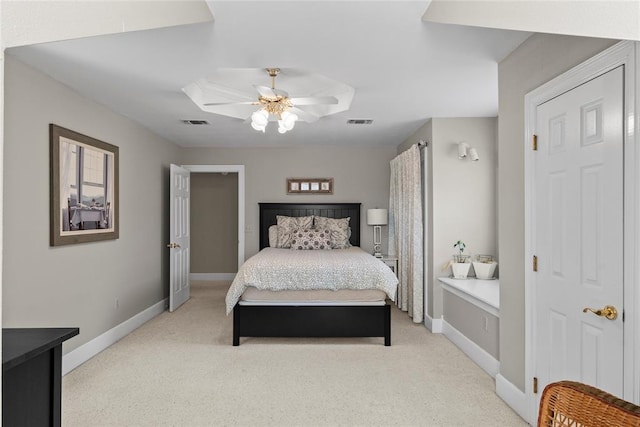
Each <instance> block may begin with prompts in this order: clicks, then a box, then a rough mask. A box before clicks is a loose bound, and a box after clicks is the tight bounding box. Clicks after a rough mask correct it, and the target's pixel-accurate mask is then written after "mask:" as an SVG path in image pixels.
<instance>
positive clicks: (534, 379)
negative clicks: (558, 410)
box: [533, 377, 538, 394]
mask: <svg viewBox="0 0 640 427" xmlns="http://www.w3.org/2000/svg"><path fill="white" fill-rule="evenodd" d="M533 394H538V377H533Z"/></svg>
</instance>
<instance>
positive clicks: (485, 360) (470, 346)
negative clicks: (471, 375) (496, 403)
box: [442, 320, 500, 378]
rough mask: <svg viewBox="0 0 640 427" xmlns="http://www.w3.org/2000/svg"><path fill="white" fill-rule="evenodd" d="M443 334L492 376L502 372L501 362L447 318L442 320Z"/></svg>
mask: <svg viewBox="0 0 640 427" xmlns="http://www.w3.org/2000/svg"><path fill="white" fill-rule="evenodd" d="M442 334H443V335H444V336H445V337H447V338H448V339H449V341H451V342H452V343H454V344H455V345H456V347H458V348H459V349H460V350H462V352H463V353H464V354H466V355H467V356H469V358H470V359H471V360H473V361H474V362H475V363H476V364H477V365H478V366H480V367H481V368H482V369H483V370H484V371H485V372H486V373H487V374H489V375H491V377H492V378H495V376H496V375H497V374H498V372H500V362H498V360H497V359H496V358H495V357H493V356H492V355H490V354H489V353H487V351H486V350H485V349H483V348H482V347H480V346H479V345H478V344H476V343H475V342H473V341H471V340H470V339H469V338H467V336H466V335H464V334H463V333H462V332H460V331H459V330H457V329H456V328H454V327H453V326H451V325H450V324H449V322H447V321H446V320H443V321H442Z"/></svg>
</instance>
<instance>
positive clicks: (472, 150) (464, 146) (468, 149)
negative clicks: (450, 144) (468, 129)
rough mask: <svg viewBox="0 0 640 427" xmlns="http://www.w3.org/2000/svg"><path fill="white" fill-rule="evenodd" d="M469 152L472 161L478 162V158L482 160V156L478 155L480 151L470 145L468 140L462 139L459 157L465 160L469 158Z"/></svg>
mask: <svg viewBox="0 0 640 427" xmlns="http://www.w3.org/2000/svg"><path fill="white" fill-rule="evenodd" d="M467 153H468V154H469V158H470V159H471V161H472V162H477V161H478V160H480V157H479V156H478V151H477V150H476V149H475V148H473V147H469V144H467V143H466V142H464V141H462V142H459V143H458V158H459V159H460V160H464V159H466V158H467Z"/></svg>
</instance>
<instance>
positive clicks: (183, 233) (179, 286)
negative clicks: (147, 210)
mask: <svg viewBox="0 0 640 427" xmlns="http://www.w3.org/2000/svg"><path fill="white" fill-rule="evenodd" d="M189 181H190V173H189V171H188V170H186V169H183V168H181V167H180V166H176V165H171V189H170V196H169V197H170V199H171V210H170V213H169V222H170V226H169V239H170V241H169V243H168V244H167V247H168V248H169V251H170V255H169V311H174V310H176V309H177V308H178V307H180V306H181V305H182V304H183V303H184V302H185V301H187V300H188V299H189V262H190V259H189V192H190V182H189Z"/></svg>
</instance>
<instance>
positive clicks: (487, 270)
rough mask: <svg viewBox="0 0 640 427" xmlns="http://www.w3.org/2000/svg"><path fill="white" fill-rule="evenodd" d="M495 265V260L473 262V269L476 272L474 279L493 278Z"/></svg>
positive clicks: (496, 264)
mask: <svg viewBox="0 0 640 427" xmlns="http://www.w3.org/2000/svg"><path fill="white" fill-rule="evenodd" d="M497 266H498V263H497V262H474V263H473V270H474V271H475V272H476V279H482V280H489V279H493V274H494V273H495V271H496V267H497Z"/></svg>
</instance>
